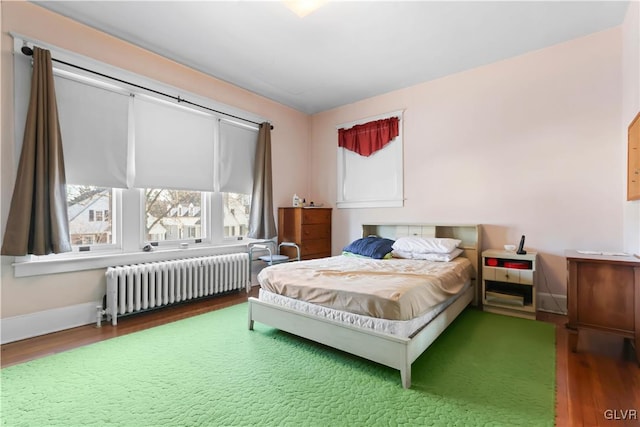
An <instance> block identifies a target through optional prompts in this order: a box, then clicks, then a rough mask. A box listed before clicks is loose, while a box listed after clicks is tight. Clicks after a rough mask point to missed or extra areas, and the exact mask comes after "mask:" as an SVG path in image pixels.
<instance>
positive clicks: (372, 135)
mask: <svg viewBox="0 0 640 427" xmlns="http://www.w3.org/2000/svg"><path fill="white" fill-rule="evenodd" d="M398 123H399V120H398V118H397V117H390V118H388V119H382V120H376V121H373V122H369V123H364V124H362V125H356V126H354V127H352V128H349V129H338V147H343V148H346V149H347V150H350V151H353V152H356V153H358V154H360V155H361V156H366V157H368V156H370V155H371V154H373V153H375V152H376V151H378V150H381V149H382V148H383V147H384V146H385V145H387V144H388V143H389V142H391V141H392V140H393V139H394V138H395V137H396V136H398Z"/></svg>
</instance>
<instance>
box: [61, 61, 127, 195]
mask: <svg viewBox="0 0 640 427" xmlns="http://www.w3.org/2000/svg"><path fill="white" fill-rule="evenodd" d="M54 84H55V89H56V99H57V103H58V116H59V122H60V133H61V135H62V146H63V150H64V164H65V173H66V179H67V183H68V184H76V185H93V186H97V187H117V188H126V187H127V149H128V148H127V147H128V127H129V119H128V117H129V116H128V115H129V94H128V93H125V92H115V91H113V90H109V89H106V88H103V87H97V86H94V85H92V84H91V83H89V82H84V81H78V80H72V79H70V78H68V77H65V76H64V75H59V74H56V75H55V76H54Z"/></svg>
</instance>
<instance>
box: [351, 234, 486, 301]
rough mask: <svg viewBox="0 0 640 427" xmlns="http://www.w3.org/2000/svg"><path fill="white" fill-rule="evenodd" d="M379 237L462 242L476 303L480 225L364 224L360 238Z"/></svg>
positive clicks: (461, 245)
mask: <svg viewBox="0 0 640 427" xmlns="http://www.w3.org/2000/svg"><path fill="white" fill-rule="evenodd" d="M371 235H375V236H380V237H385V238H387V239H392V240H396V239H398V238H399V237H406V236H417V237H448V238H451V239H459V240H462V243H461V244H460V248H461V249H462V250H463V253H462V255H461V256H463V257H465V258H468V259H469V261H471V265H472V266H473V268H474V271H475V275H474V276H473V277H472V278H471V280H472V284H473V285H475V286H476V302H477V300H478V290H479V289H480V286H478V285H479V284H480V281H481V279H482V277H481V275H482V268H481V267H482V261H481V257H482V254H481V251H482V242H481V237H482V226H481V225H480V224H391V223H388V224H364V225H362V237H366V236H371Z"/></svg>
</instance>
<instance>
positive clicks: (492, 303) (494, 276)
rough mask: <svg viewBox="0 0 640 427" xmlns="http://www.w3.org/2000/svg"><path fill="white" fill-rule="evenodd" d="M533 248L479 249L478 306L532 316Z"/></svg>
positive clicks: (533, 304)
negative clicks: (480, 304)
mask: <svg viewBox="0 0 640 427" xmlns="http://www.w3.org/2000/svg"><path fill="white" fill-rule="evenodd" d="M537 255H538V254H537V253H536V252H527V253H526V254H523V255H518V254H517V253H515V252H509V251H503V250H497V249H489V250H486V251H483V252H482V308H483V310H484V311H489V312H492V313H498V314H506V315H509V316H516V317H524V318H526V319H535V318H536V260H537Z"/></svg>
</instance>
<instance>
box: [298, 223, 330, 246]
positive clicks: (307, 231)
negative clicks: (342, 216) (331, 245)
mask: <svg viewBox="0 0 640 427" xmlns="http://www.w3.org/2000/svg"><path fill="white" fill-rule="evenodd" d="M329 237H331V226H330V225H329V224H309V225H305V226H303V227H302V242H303V244H304V242H305V241H306V240H312V239H328V238H329Z"/></svg>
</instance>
